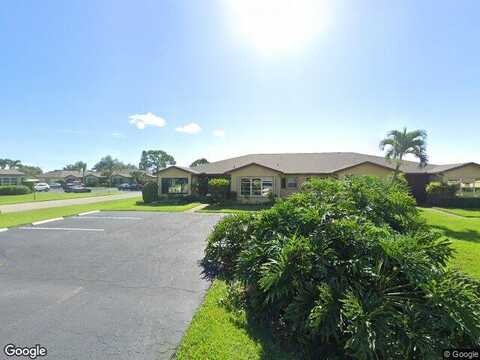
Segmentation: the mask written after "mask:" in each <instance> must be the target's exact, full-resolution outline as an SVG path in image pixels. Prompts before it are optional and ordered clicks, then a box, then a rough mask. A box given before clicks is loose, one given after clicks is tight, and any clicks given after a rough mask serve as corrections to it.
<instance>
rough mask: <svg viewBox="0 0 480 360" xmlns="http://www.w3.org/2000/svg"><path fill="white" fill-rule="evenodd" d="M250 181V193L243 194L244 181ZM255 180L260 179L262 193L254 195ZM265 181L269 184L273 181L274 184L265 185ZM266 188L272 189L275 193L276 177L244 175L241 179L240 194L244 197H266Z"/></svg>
mask: <svg viewBox="0 0 480 360" xmlns="http://www.w3.org/2000/svg"><path fill="white" fill-rule="evenodd" d="M246 180H247V181H248V183H249V193H248V194H243V193H242V183H243V182H244V181H246ZM254 180H260V194H259V195H254V194H253V182H254ZM264 183H266V184H269V183H271V184H272V186H265V187H264ZM265 189H271V190H272V193H275V178H274V177H272V176H270V177H262V176H242V177H241V178H240V181H239V195H240V196H242V197H257V198H262V197H266V196H267V195H264V193H265V191H264V190H265Z"/></svg>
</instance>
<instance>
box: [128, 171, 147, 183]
mask: <svg viewBox="0 0 480 360" xmlns="http://www.w3.org/2000/svg"><path fill="white" fill-rule="evenodd" d="M130 176H131V177H132V179H133V181H134V182H135V184H144V183H145V178H146V176H145V171H142V170H132V171H130Z"/></svg>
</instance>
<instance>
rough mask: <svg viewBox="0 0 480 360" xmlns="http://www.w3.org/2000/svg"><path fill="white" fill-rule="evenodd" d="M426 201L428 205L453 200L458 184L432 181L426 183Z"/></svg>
mask: <svg viewBox="0 0 480 360" xmlns="http://www.w3.org/2000/svg"><path fill="white" fill-rule="evenodd" d="M426 191H427V201H428V203H429V204H430V205H441V204H445V203H448V202H449V201H453V200H454V199H455V197H456V193H457V191H458V185H449V184H447V183H444V182H439V181H433V182H431V183H430V184H428V185H427V188H426Z"/></svg>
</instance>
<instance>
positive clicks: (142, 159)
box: [138, 150, 148, 171]
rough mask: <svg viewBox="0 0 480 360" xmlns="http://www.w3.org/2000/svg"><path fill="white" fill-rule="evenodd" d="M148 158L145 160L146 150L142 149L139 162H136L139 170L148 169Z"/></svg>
mask: <svg viewBox="0 0 480 360" xmlns="http://www.w3.org/2000/svg"><path fill="white" fill-rule="evenodd" d="M147 163H148V160H147V151H146V150H143V151H142V156H141V157H140V163H139V164H138V168H139V169H140V170H145V171H146V170H148V164H147Z"/></svg>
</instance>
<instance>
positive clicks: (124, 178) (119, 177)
mask: <svg viewBox="0 0 480 360" xmlns="http://www.w3.org/2000/svg"><path fill="white" fill-rule="evenodd" d="M146 177H147V178H148V179H149V180H153V179H155V177H154V176H151V175H149V174H146ZM40 179H41V180H42V181H46V182H48V183H53V182H56V181H64V182H65V183H69V182H74V181H80V182H82V181H83V180H84V179H83V177H82V172H81V171H76V170H55V171H50V172H47V173H45V174H43V175H41V176H40ZM102 181H103V182H105V183H108V179H107V178H106V177H105V176H103V175H102V174H101V173H100V172H94V171H87V172H86V173H85V185H87V186H97V185H99V184H100V183H101V182H102ZM133 181H134V180H133V178H132V176H131V175H130V172H129V171H116V172H114V173H113V175H112V185H113V186H118V185H120V184H123V183H132V182H133Z"/></svg>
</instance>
